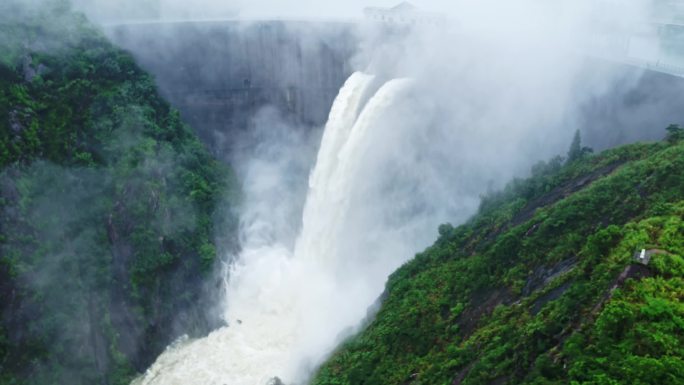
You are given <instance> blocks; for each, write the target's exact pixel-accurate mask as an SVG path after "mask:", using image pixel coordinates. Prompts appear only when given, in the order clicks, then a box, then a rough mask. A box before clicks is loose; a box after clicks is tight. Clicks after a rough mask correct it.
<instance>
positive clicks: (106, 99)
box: [0, 0, 233, 384]
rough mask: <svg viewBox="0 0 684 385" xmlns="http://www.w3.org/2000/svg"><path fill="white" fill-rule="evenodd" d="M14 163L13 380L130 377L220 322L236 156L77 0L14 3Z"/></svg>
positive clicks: (3, 23) (2, 278)
mask: <svg viewBox="0 0 684 385" xmlns="http://www.w3.org/2000/svg"><path fill="white" fill-rule="evenodd" d="M0 167H1V168H0V212H1V214H0V383H1V384H98V383H101V384H123V383H128V382H129V381H130V379H131V377H132V376H133V375H134V374H135V373H136V372H139V371H141V370H144V368H146V366H147V365H148V364H149V363H150V361H151V360H152V359H154V357H156V355H157V354H158V353H159V352H160V351H161V350H162V349H163V348H164V346H166V345H167V344H168V343H169V342H170V341H171V339H172V338H175V337H177V336H178V335H180V334H181V333H203V332H206V331H208V330H209V329H210V328H211V327H213V326H215V325H214V324H213V323H214V322H215V320H214V319H212V318H211V316H210V315H208V314H205V313H207V312H206V309H207V308H208V307H209V304H208V301H209V299H208V298H206V297H205V296H204V294H203V285H204V284H205V282H207V281H209V280H208V275H209V274H210V273H211V272H212V269H213V267H214V265H215V259H216V255H217V250H216V247H215V244H214V234H216V233H217V231H216V230H217V229H216V227H217V221H216V220H215V218H214V217H213V215H214V213H215V212H216V211H217V209H218V208H219V207H227V204H228V202H226V201H224V200H223V197H225V196H229V197H230V196H231V194H233V193H231V191H233V186H232V185H233V182H232V176H231V174H230V170H228V169H227V168H225V167H223V166H221V165H219V164H218V163H217V162H216V161H215V160H214V159H212V158H211V157H210V155H209V154H208V152H207V151H206V150H205V149H204V147H203V146H202V145H201V144H200V142H199V141H198V140H197V139H196V137H195V136H194V135H193V133H192V132H191V131H190V130H189V129H188V127H187V126H185V125H184V124H183V123H182V122H181V120H180V118H179V114H178V113H177V112H176V111H175V110H173V109H171V108H170V107H169V105H168V104H167V103H166V102H164V101H163V100H162V99H161V98H160V97H159V96H158V94H157V91H156V89H155V85H154V82H153V80H152V79H151V78H150V77H149V76H148V75H147V74H145V73H144V72H142V71H141V70H140V69H139V68H138V67H137V66H136V64H135V63H134V61H133V59H132V58H131V56H129V55H128V54H127V53H125V52H122V51H121V50H119V49H116V48H114V47H113V46H112V45H110V44H109V43H108V42H107V40H106V39H105V38H104V37H103V36H102V34H101V33H100V32H99V31H98V30H96V29H95V28H93V27H92V26H90V25H89V24H88V23H87V21H86V20H85V19H84V18H83V17H82V16H80V15H78V14H75V13H72V12H71V11H70V10H69V7H68V4H67V2H65V1H52V0H42V1H25V2H17V1H9V2H3V4H0ZM229 199H230V198H229ZM224 222H225V223H223V222H222V224H221V226H226V228H223V229H222V230H224V231H223V232H224V233H226V234H230V231H228V230H229V228H230V227H231V226H233V223H232V222H231V220H227V221H224Z"/></svg>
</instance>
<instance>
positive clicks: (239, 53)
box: [106, 21, 356, 156]
mask: <svg viewBox="0 0 684 385" xmlns="http://www.w3.org/2000/svg"><path fill="white" fill-rule="evenodd" d="M106 32H107V34H108V35H109V36H110V37H111V38H112V39H113V40H114V42H115V43H116V44H118V45H119V46H121V47H123V48H124V49H127V50H129V51H130V52H131V53H132V54H133V55H134V56H135V57H136V59H137V60H138V62H139V64H140V65H141V66H142V67H143V68H144V69H146V70H147V71H149V72H151V73H152V74H154V76H155V78H156V81H157V84H158V86H159V88H160V90H161V92H162V94H163V96H164V97H166V98H167V99H168V100H169V101H170V102H171V103H172V104H173V105H174V106H175V107H176V108H178V109H179V110H180V112H181V114H182V116H183V119H184V120H185V121H186V122H188V123H189V124H191V125H192V126H193V127H194V128H195V130H197V131H198V134H199V135H200V137H201V138H202V140H203V141H204V142H205V143H207V144H208V145H209V147H210V148H211V149H212V151H214V152H215V153H216V154H217V155H219V154H223V156H225V155H227V154H229V153H230V152H231V150H232V146H234V145H235V143H234V142H235V140H234V139H233V138H234V136H235V135H237V134H239V133H240V132H242V131H244V130H247V129H249V127H250V125H251V124H252V123H253V122H252V118H253V117H254V115H255V114H256V113H257V112H258V111H259V110H260V109H262V108H264V107H267V106H270V107H272V108H274V109H275V110H276V111H277V114H278V115H279V117H280V118H282V119H283V121H285V122H287V123H290V124H297V125H303V126H309V127H318V126H322V125H323V124H325V121H326V119H327V116H328V112H329V110H330V107H331V105H332V102H333V99H334V98H335V96H336V95H337V92H338V91H339V89H340V87H341V86H342V84H343V83H344V81H345V80H346V78H347V77H348V76H349V75H350V74H351V66H350V64H349V62H350V59H351V57H352V55H353V53H354V50H355V47H356V41H355V38H354V34H353V28H352V24H346V23H315V22H292V21H268V22H237V21H217V22H178V23H137V24H123V25H118V26H112V27H109V28H108V30H107V31H106Z"/></svg>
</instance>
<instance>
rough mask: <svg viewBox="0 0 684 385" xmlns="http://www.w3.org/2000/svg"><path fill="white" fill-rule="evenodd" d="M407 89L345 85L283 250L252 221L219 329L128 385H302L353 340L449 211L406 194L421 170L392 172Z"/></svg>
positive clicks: (410, 109)
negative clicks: (276, 382)
mask: <svg viewBox="0 0 684 385" xmlns="http://www.w3.org/2000/svg"><path fill="white" fill-rule="evenodd" d="M412 87H413V85H412V81H411V80H409V79H394V80H389V81H387V82H384V83H383V82H381V81H378V80H377V79H376V78H375V77H374V76H372V75H368V74H364V73H355V74H353V75H352V76H351V77H350V78H349V79H348V80H347V82H346V83H345V85H344V86H343V87H342V89H341V90H340V92H339V95H338V97H337V99H336V100H335V103H334V105H333V107H332V110H331V112H330V118H329V120H328V123H327V125H326V128H325V131H324V134H323V138H322V143H321V146H320V150H319V152H318V156H317V160H316V164H315V167H314V168H313V171H312V172H311V175H310V180H309V191H308V194H307V198H306V203H305V206H304V210H303V214H302V223H303V225H302V229H301V232H300V234H299V236H298V237H297V240H296V242H295V244H294V246H293V247H292V246H291V245H289V242H288V240H286V239H277V237H273V236H264V232H267V233H270V234H271V235H272V234H277V233H278V232H277V231H273V226H278V225H277V224H273V223H269V220H270V218H269V217H268V215H264V216H263V217H260V218H259V217H255V216H252V217H251V218H250V224H249V225H248V226H245V227H244V229H245V231H244V234H243V250H242V252H241V255H240V256H239V257H238V259H237V261H236V263H235V264H234V265H233V266H232V268H231V271H230V273H229V276H230V279H229V281H228V282H227V288H226V290H227V295H226V298H227V304H226V309H227V310H226V313H225V319H226V321H227V323H228V324H229V326H227V327H224V328H222V329H219V330H217V331H215V332H213V333H212V334H210V335H209V336H208V337H206V338H203V339H198V340H194V341H187V342H180V343H178V344H176V345H175V346H172V347H170V348H169V349H168V350H167V351H166V352H165V353H164V354H163V355H162V356H161V357H160V358H159V359H158V360H157V362H156V363H155V364H154V365H153V366H152V367H151V368H150V369H149V370H148V372H147V374H146V375H145V376H144V377H143V378H140V379H138V380H136V382H135V384H138V385H162V384H163V385H181V384H183V385H189V384H203V385H213V384H216V385H222V384H231V385H254V384H265V383H267V382H268V381H269V380H270V379H272V378H274V377H279V378H281V379H282V380H283V381H284V382H285V383H287V384H291V383H292V384H298V383H303V382H304V381H305V380H306V379H307V376H308V375H309V374H310V373H311V370H312V369H313V368H314V367H315V366H316V365H318V364H320V361H321V360H322V359H323V358H324V357H325V356H326V355H327V354H328V353H329V352H330V351H331V350H332V349H333V348H334V347H335V345H336V343H338V342H339V340H340V338H342V337H343V336H344V335H346V334H345V333H347V334H348V333H349V332H351V331H352V330H353V328H354V327H355V326H356V324H357V323H358V321H359V320H360V319H363V318H364V316H365V315H366V312H367V309H368V307H369V306H370V305H371V304H372V303H373V302H374V301H375V300H376V298H377V296H378V294H379V293H380V292H381V291H382V287H383V285H384V281H385V279H386V277H387V276H388V275H389V273H391V272H392V271H393V270H394V269H396V268H397V267H398V266H399V265H400V264H401V263H403V262H404V261H406V260H407V259H408V258H410V257H411V254H410V250H414V251H415V250H418V249H420V248H421V247H425V246H426V245H427V244H428V243H429V241H430V239H431V238H432V237H433V236H434V229H435V227H436V226H437V224H438V223H440V222H441V221H443V220H445V219H446V218H445V216H446V211H445V210H444V209H438V208H440V207H441V208H445V207H446V208H448V207H450V204H449V202H445V201H442V200H434V199H432V198H434V195H428V194H417V195H416V194H415V193H416V192H417V191H419V190H420V188H421V187H420V184H421V182H422V178H423V177H424V172H423V171H426V170H425V168H427V167H430V165H429V164H424V165H423V166H422V168H423V169H421V166H420V164H418V165H417V166H414V167H412V170H413V171H411V172H409V171H408V170H409V169H408V168H406V167H404V166H405V164H404V162H406V161H414V160H415V157H413V156H412V155H411V153H412V150H411V147H413V145H414V143H415V136H414V135H413V134H412V133H413V132H414V131H415V130H414V128H415V124H414V123H415V121H413V120H411V119H406V116H407V115H418V116H420V115H421V111H419V110H418V109H420V108H422V107H420V104H415V103H414V101H413V99H412V97H411V96H410V95H411V91H412ZM391 138H395V139H391ZM388 141H389V142H391V143H389V142H388ZM397 149H399V151H397ZM402 149H403V150H405V151H401V150H402ZM414 151H415V150H413V152H414ZM404 156H407V157H408V158H409V159H408V160H401V159H400V158H401V157H404ZM430 187H434V186H430ZM259 203H261V202H254V204H259ZM249 204H250V203H249V202H248V203H247V205H249ZM265 214H268V213H265ZM409 217H410V218H411V219H410V220H407V219H408V218H409Z"/></svg>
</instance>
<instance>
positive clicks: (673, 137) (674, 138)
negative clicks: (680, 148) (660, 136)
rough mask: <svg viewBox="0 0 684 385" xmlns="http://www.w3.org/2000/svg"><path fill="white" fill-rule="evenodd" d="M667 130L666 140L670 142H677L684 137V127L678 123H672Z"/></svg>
mask: <svg viewBox="0 0 684 385" xmlns="http://www.w3.org/2000/svg"><path fill="white" fill-rule="evenodd" d="M666 130H667V136H666V137H665V140H667V141H668V142H670V143H672V144H675V143H677V142H679V141H681V140H682V139H684V128H682V127H681V126H680V125H678V124H670V125H669V126H667V128H666Z"/></svg>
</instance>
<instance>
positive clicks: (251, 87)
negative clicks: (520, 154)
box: [105, 2, 684, 160]
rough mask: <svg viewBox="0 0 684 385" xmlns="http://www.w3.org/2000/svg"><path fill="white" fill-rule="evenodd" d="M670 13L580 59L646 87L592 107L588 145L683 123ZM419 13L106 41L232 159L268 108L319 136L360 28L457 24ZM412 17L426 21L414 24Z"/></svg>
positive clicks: (409, 10)
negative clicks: (651, 125) (643, 116)
mask: <svg viewBox="0 0 684 385" xmlns="http://www.w3.org/2000/svg"><path fill="white" fill-rule="evenodd" d="M607 3H609V2H607ZM664 4H665V5H663V6H662V7H660V8H657V10H658V12H657V13H656V14H654V15H653V16H652V17H651V22H650V23H648V24H646V25H627V26H623V27H621V29H618V31H620V32H619V33H615V30H613V31H611V32H609V33H608V32H607V33H605V34H601V35H597V36H596V37H595V39H592V43H591V45H590V46H588V47H586V48H585V50H584V52H582V53H579V54H581V55H586V56H587V58H588V60H592V61H596V64H597V65H598V67H599V68H600V67H611V68H612V69H616V68H617V70H619V71H622V72H624V73H625V76H626V77H632V78H637V77H638V78H639V81H638V84H636V85H630V86H629V87H627V86H625V87H624V88H619V87H618V88H616V89H614V90H610V91H609V92H608V93H607V94H606V95H604V96H602V97H601V98H599V99H597V100H595V101H594V103H592V104H591V105H587V106H586V109H585V115H586V116H580V119H579V120H580V122H590V121H591V122H593V123H592V124H591V125H588V124H587V126H582V127H580V128H581V130H582V131H584V132H585V134H586V135H585V138H586V139H587V140H588V143H589V144H590V145H592V146H596V147H598V148H605V147H609V146H614V145H618V144H623V143H626V142H631V141H635V140H654V139H660V137H659V135H660V133H652V132H644V131H643V130H642V125H641V122H640V121H639V119H638V118H636V117H637V116H639V114H640V113H641V112H643V110H648V111H650V112H653V109H656V111H655V115H656V116H658V117H659V118H660V119H661V120H660V121H659V122H658V124H660V125H662V126H663V127H666V126H667V125H668V124H670V123H673V122H681V121H684V112H682V111H681V108H680V106H681V104H682V103H683V102H684V96H682V93H681V92H679V91H678V90H679V89H681V87H682V86H684V16H682V14H684V12H682V11H681V9H679V8H677V9H673V8H671V6H670V5H668V3H666V2H665V3H664ZM609 5H610V4H609ZM668 7H670V8H668ZM414 8H415V7H413V6H411V5H410V4H408V3H402V4H400V5H398V6H396V7H394V8H388V9H382V8H368V9H366V18H365V19H362V20H325V21H321V20H317V21H311V20H310V21H306V20H196V21H170V22H162V21H128V22H117V23H111V24H108V25H107V26H106V27H105V33H106V34H107V35H108V36H109V37H110V38H111V39H112V40H113V41H114V42H115V43H116V44H117V45H119V46H121V47H123V48H124V49H126V50H128V51H130V52H131V53H132V54H133V55H134V56H135V58H136V59H137V60H138V62H139V64H140V65H141V66H142V67H143V68H144V69H146V70H147V71H149V72H150V73H152V74H153V75H154V76H155V79H156V82H157V84H158V86H159V88H160V91H161V93H162V95H163V96H164V97H166V99H167V100H169V101H170V102H171V104H172V105H173V106H174V107H176V108H177V109H179V111H180V112H181V115H182V117H183V119H184V120H185V121H186V122H187V123H189V124H190V125H191V126H192V127H193V128H194V129H195V130H196V132H197V133H198V135H199V136H200V138H201V139H202V140H203V141H204V143H205V144H206V145H207V146H208V147H209V148H210V149H211V151H212V152H213V153H214V155H215V156H217V157H220V158H224V159H225V160H228V158H227V157H229V156H230V155H229V154H231V153H233V152H234V151H235V146H236V140H235V137H236V135H242V134H244V133H245V132H248V131H249V130H250V127H252V126H253V125H254V118H255V116H256V114H257V113H259V112H260V111H262V110H264V109H270V114H271V116H269V119H277V120H279V121H282V122H284V123H285V124H288V125H297V126H301V127H305V128H306V127H308V128H314V127H316V128H320V127H322V126H323V125H324V124H325V121H326V119H327V116H328V112H329V111H330V107H331V105H332V102H333V100H334V98H335V96H336V95H337V93H338V91H339V89H340V87H341V86H342V84H343V83H344V81H345V79H347V78H348V77H349V75H350V74H351V73H352V72H353V70H354V69H355V68H354V59H355V54H356V51H357V48H358V44H359V33H360V32H359V31H360V28H363V27H364V26H365V27H367V25H368V24H374V25H375V26H376V27H377V26H380V27H381V28H393V27H396V26H397V25H398V26H399V27H407V26H409V27H410V26H412V25H414V23H419V24H434V25H436V26H437V27H439V26H440V25H443V24H444V23H447V22H452V23H457V22H458V21H454V20H448V19H446V18H443V17H441V16H435V14H425V13H420V12H419V11H416V10H415V9H414ZM414 13H415V14H417V15H420V20H418V19H416V20H418V21H416V20H412V19H411V17H410V15H411V14H414ZM425 15H428V16H425ZM356 69H358V68H356ZM583 86H585V85H582V84H579V85H578V87H583ZM586 86H589V85H586ZM653 89H658V90H660V94H657V93H656V94H655V96H654V94H653V93H652V92H650V91H651V90H653ZM597 122H598V123H597Z"/></svg>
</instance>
